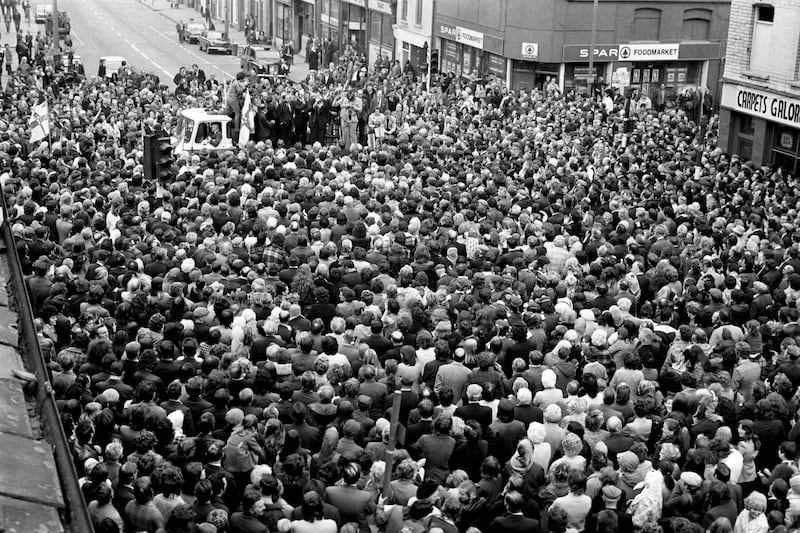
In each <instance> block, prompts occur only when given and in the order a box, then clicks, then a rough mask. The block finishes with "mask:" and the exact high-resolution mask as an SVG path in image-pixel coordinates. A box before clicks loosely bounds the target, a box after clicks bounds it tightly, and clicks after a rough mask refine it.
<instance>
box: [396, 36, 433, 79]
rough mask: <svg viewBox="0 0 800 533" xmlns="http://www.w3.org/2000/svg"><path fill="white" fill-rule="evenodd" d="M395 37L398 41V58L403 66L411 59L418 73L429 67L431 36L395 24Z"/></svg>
mask: <svg viewBox="0 0 800 533" xmlns="http://www.w3.org/2000/svg"><path fill="white" fill-rule="evenodd" d="M394 39H395V42H396V43H397V44H396V46H397V58H398V59H399V60H400V63H401V64H402V65H403V66H405V64H406V61H411V65H412V66H413V67H414V69H416V71H417V73H420V72H422V71H423V70H425V69H427V67H428V40H429V39H430V36H427V37H426V36H425V35H420V34H418V33H415V32H413V31H409V30H408V29H406V28H403V27H401V26H395V28H394Z"/></svg>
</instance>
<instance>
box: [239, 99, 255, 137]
mask: <svg viewBox="0 0 800 533" xmlns="http://www.w3.org/2000/svg"><path fill="white" fill-rule="evenodd" d="M255 115H256V110H255V108H254V107H253V103H252V102H251V101H250V92H249V91H247V92H245V93H244V104H243V105H242V124H241V127H240V129H239V146H244V145H245V144H247V141H249V140H250V132H251V131H252V130H253V127H254V125H255Z"/></svg>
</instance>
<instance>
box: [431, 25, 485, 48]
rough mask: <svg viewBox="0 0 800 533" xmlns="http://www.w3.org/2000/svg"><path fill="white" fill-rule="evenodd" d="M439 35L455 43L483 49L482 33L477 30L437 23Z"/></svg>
mask: <svg viewBox="0 0 800 533" xmlns="http://www.w3.org/2000/svg"><path fill="white" fill-rule="evenodd" d="M439 35H440V36H442V37H444V38H445V39H450V40H451V41H455V42H457V43H461V44H465V45H467V46H471V47H473V48H478V49H483V34H482V33H481V32H479V31H474V30H470V29H467V28H462V27H461V26H452V25H450V24H445V23H442V24H439Z"/></svg>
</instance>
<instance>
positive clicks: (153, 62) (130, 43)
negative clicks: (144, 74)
mask: <svg viewBox="0 0 800 533" xmlns="http://www.w3.org/2000/svg"><path fill="white" fill-rule="evenodd" d="M125 42H126V43H128V45H129V46H130V47H131V48H133V49H134V50H136V52H138V53H139V55H140V56H142V57H143V58H144V59H145V60H146V61H149V62H150V63H152V64H153V65H155V66H156V68H157V69H158V70H160V71H161V72H163V73H164V74H166V75H167V78H171V77H172V74H170V72H169V71H168V70H167V69H165V68H164V67H162V66H161V65H159V64H158V63H156V62H155V61H153V60H152V59H150V58H149V57H148V56H147V54H145V53H144V52H142V51H141V50H139V47H137V46H136V45H135V44H133V43H132V42H130V41H129V40H127V39H125Z"/></svg>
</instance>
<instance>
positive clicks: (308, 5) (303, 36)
mask: <svg viewBox="0 0 800 533" xmlns="http://www.w3.org/2000/svg"><path fill="white" fill-rule="evenodd" d="M315 11H316V5H315V2H314V0H294V28H293V31H292V38H293V39H294V46H295V53H303V54H305V51H306V48H307V42H308V39H311V38H313V37H314V36H315V35H316V34H317V30H316V28H315V27H314V25H315V24H314V23H315V20H316V17H315V14H316V13H315ZM298 47H299V48H298Z"/></svg>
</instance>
